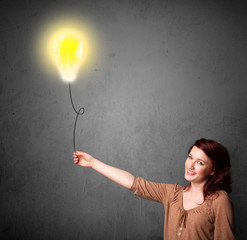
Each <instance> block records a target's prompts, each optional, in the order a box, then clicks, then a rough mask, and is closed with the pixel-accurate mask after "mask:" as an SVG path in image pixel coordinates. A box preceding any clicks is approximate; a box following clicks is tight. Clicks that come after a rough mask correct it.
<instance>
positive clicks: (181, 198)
mask: <svg viewBox="0 0 247 240" xmlns="http://www.w3.org/2000/svg"><path fill="white" fill-rule="evenodd" d="M180 195H181V196H180V206H181V207H182V209H183V211H185V212H193V211H196V210H198V209H200V208H203V207H204V205H205V203H206V201H207V199H206V200H205V199H204V201H203V203H202V204H200V205H199V206H197V207H193V208H190V209H188V210H186V209H185V208H184V203H183V198H184V197H183V190H182V191H181V194H180Z"/></svg>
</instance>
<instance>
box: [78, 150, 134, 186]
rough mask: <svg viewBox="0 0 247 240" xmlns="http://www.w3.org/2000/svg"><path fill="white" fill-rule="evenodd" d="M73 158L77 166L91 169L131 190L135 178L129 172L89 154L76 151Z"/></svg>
mask: <svg viewBox="0 0 247 240" xmlns="http://www.w3.org/2000/svg"><path fill="white" fill-rule="evenodd" d="M73 157H74V163H75V164H77V165H80V166H83V167H91V168H92V169H94V170H96V171H97V172H99V173H101V174H102V175H104V176H105V177H107V178H109V179H110V180H112V181H114V182H115V183H118V184H120V185H121V186H123V187H125V188H128V189H130V188H131V186H132V185H133V182H134V178H135V177H134V176H133V175H132V174H131V173H129V172H126V171H124V170H122V169H119V168H115V167H112V166H110V165H107V164H105V163H103V162H101V161H99V160H97V159H96V158H94V157H92V156H91V155H89V154H88V153H84V152H80V151H75V152H74V155H73Z"/></svg>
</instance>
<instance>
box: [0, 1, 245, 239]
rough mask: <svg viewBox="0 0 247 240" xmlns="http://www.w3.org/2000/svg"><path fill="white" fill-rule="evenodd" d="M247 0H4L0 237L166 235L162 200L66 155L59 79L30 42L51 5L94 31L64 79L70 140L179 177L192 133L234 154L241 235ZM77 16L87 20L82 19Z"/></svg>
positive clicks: (53, 13) (158, 176)
mask: <svg viewBox="0 0 247 240" xmlns="http://www.w3.org/2000/svg"><path fill="white" fill-rule="evenodd" d="M246 10H247V7H246V6H245V4H244V3H243V1H201V0H199V1H193V0H188V1H163V0H162V1H161V0H160V1H158V0H154V1H151V0H145V1H141V0H139V1H136V0H133V1H113V0H112V1H109V0H108V1H107V0H105V1H95V0H85V1H83V0H81V1H78V0H70V1H65V0H61V1H60V0H53V1H46V0H45V1H44V0H43V1H27V0H23V1H1V8H0V13H1V14H0V31H1V38H0V46H1V47H0V60H1V64H0V106H1V108H0V109H1V122H0V124H1V125H0V127H1V133H0V136H1V138H0V154H1V160H0V164H1V165H0V201H1V205H0V208H1V209H0V214H1V217H0V231H1V232H0V238H1V239H35V240H36V239H37V240H41V239H46V240H47V239H59V240H60V239H64V240H67V239H73V240H74V239H93V240H95V239H108V240H111V239H112V240H113V239H117V240H121V239H128V240H132V239H142V240H143V239H153V240H154V239H162V236H163V217H164V211H163V207H162V205H160V204H158V203H154V202H151V201H147V200H142V199H140V198H138V197H136V196H134V195H133V194H132V193H131V192H130V191H128V190H126V189H124V188H122V187H120V186H118V185H116V184H115V183H112V182H111V181H109V180H107V179H106V178H104V177H102V176H101V175H100V174H98V173H96V172H94V171H93V170H91V169H84V168H82V167H78V166H75V165H74V164H73V159H72V152H73V144H72V140H73V137H72V133H73V124H74V120H75V113H74V112H73V109H72V107H71V103H70V99H69V91H68V85H67V84H66V83H64V82H63V81H61V80H60V78H59V75H58V74H53V75H51V74H50V73H48V72H46V71H44V69H43V68H41V67H40V65H39V61H38V59H37V55H36V54H34V53H35V49H34V48H35V46H36V44H35V43H34V42H35V41H37V36H38V35H39V34H41V33H40V31H41V29H43V28H42V27H43V26H44V24H47V27H48V25H49V23H52V22H53V21H55V20H56V19H57V18H63V17H64V19H69V18H70V17H72V16H73V17H78V19H80V18H81V19H86V21H87V22H88V23H90V27H91V28H93V31H94V32H95V33H97V36H98V37H97V38H98V39H97V51H96V54H95V59H94V61H93V63H92V65H91V67H90V68H88V70H87V71H85V72H84V73H83V74H80V75H79V77H78V79H77V81H76V82H75V83H73V84H72V91H73V97H74V101H75V105H76V107H77V108H78V107H80V106H83V107H85V109H86V112H85V115H83V117H80V118H79V120H78V125H77V133H76V145H77V149H78V150H82V151H85V152H88V153H90V154H92V155H93V156H94V157H96V158H99V159H100V160H102V161H104V162H105V163H108V164H111V165H113V166H116V167H119V168H123V169H125V170H127V171H130V172H131V173H132V174H134V175H138V176H142V177H145V178H147V179H149V180H153V181H158V182H168V183H179V184H186V182H185V180H184V161H185V158H186V154H187V150H188V148H189V147H190V145H191V144H192V143H193V142H194V140H195V139H198V138H201V137H205V138H210V139H215V140H217V141H219V142H220V143H222V144H223V145H225V146H226V147H227V148H228V150H229V152H230V155H231V160H232V177H233V192H232V193H231V195H230V196H231V199H232V201H233V203H234V206H235V215H236V233H237V239H239V240H241V239H242V240H243V239H246V235H247V231H246V221H245V218H246V215H247V207H246V200H247V198H246V196H247V182H246V171H247V162H246V157H247V148H246V145H247V140H246V136H247V125H246V123H247V94H246V89H247V83H246V80H247V66H246V60H247V44H246V43H247V15H246ZM82 21H83V20H82Z"/></svg>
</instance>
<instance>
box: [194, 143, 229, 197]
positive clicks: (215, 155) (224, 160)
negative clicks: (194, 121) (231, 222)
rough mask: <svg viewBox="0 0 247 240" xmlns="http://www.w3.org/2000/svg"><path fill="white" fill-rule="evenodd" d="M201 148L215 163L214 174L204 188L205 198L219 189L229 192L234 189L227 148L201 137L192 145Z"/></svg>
mask: <svg viewBox="0 0 247 240" xmlns="http://www.w3.org/2000/svg"><path fill="white" fill-rule="evenodd" d="M193 146H196V147H198V148H199V149H201V150H202V151H203V152H204V153H205V154H206V155H207V156H208V157H209V158H210V159H211V160H212V164H213V171H214V174H213V175H210V177H209V178H208V180H207V182H206V184H205V185H204V188H203V195H204V198H205V199H206V197H208V196H210V195H212V194H214V193H215V192H216V191H217V190H224V191H226V192H227V193H230V192H231V191H232V188H231V183H232V181H231V173H230V169H231V164H230V156H229V153H228V151H227V149H226V148H225V147H224V146H222V145H221V144H219V143H218V142H216V141H214V140H208V139H205V138H201V139H199V140H196V141H195V143H194V144H193V145H192V146H191V148H190V150H189V153H190V151H191V149H192V148H193Z"/></svg>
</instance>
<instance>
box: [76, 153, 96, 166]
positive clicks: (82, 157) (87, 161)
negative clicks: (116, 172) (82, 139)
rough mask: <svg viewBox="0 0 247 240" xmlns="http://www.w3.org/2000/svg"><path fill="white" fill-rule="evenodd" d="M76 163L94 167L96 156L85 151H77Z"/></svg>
mask: <svg viewBox="0 0 247 240" xmlns="http://www.w3.org/2000/svg"><path fill="white" fill-rule="evenodd" d="M73 157H74V163H75V164H77V165H79V166H82V167H92V165H93V160H94V158H93V157H92V156H91V155H89V154H88V153H85V152H80V151H75V152H74V154H73Z"/></svg>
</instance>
